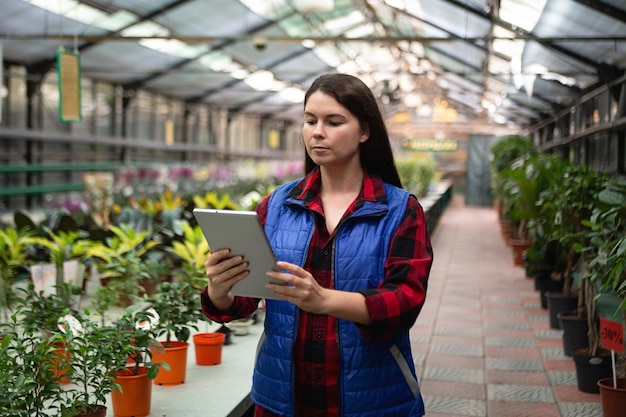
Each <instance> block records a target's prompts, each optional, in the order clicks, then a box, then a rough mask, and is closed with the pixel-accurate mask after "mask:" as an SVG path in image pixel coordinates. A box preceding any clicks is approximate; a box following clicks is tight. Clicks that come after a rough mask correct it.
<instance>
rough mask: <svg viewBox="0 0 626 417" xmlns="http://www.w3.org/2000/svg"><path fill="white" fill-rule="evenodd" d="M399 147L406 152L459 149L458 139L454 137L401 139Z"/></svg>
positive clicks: (454, 150)
mask: <svg viewBox="0 0 626 417" xmlns="http://www.w3.org/2000/svg"><path fill="white" fill-rule="evenodd" d="M401 147H402V150H403V151H408V152H456V151H458V150H459V141H458V140H456V139H426V138H407V139H402V142H401Z"/></svg>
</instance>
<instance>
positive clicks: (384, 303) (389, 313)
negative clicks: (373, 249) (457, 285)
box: [359, 197, 433, 338]
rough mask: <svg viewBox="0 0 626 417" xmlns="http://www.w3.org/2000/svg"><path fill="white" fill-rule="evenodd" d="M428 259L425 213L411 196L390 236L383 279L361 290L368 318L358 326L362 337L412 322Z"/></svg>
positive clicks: (421, 301)
mask: <svg viewBox="0 0 626 417" xmlns="http://www.w3.org/2000/svg"><path fill="white" fill-rule="evenodd" d="M432 262H433V251H432V246H431V243H430V236H429V234H428V230H427V225H426V215H425V213H424V210H423V209H422V206H421V205H420V204H419V202H418V201H417V199H416V198H415V197H411V198H409V202H408V204H407V208H406V211H405V215H404V219H403V220H402V222H401V223H400V226H399V227H398V230H397V231H396V233H395V235H394V237H393V238H392V243H391V249H390V251H389V256H388V258H387V261H386V264H385V278H384V280H383V281H382V282H381V284H380V285H379V287H378V288H375V289H370V290H365V291H361V293H362V294H363V295H364V296H365V303H366V306H367V309H368V311H369V314H370V318H371V320H372V322H371V324H370V325H369V326H359V328H360V330H361V333H362V334H363V336H364V337H366V338H385V337H388V336H390V335H392V334H394V333H396V332H397V331H399V330H401V329H408V328H410V327H411V326H413V324H414V323H415V320H416V319H417V316H418V314H419V312H420V311H421V309H422V306H423V305H424V301H425V300H426V289H427V284H428V275H429V274H430V268H431V266H432Z"/></svg>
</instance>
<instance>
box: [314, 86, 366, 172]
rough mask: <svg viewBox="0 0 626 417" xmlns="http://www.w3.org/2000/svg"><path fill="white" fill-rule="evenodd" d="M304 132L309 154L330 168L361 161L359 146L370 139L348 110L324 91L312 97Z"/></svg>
mask: <svg viewBox="0 0 626 417" xmlns="http://www.w3.org/2000/svg"><path fill="white" fill-rule="evenodd" d="M302 134H303V137H304V145H305V146H306V151H307V153H308V154H309V157H310V158H311V159H312V160H313V162H315V163H316V164H317V165H319V166H327V167H330V166H341V165H348V164H350V163H354V162H355V159H356V162H358V161H359V145H360V144H361V143H363V142H365V141H366V140H367V139H368V138H369V132H367V131H366V130H364V129H363V128H362V127H361V125H360V123H359V121H358V119H357V118H356V117H355V116H354V115H353V114H352V113H350V112H349V111H348V109H346V108H345V107H344V106H342V105H341V104H339V103H338V102H337V101H336V100H335V99H334V98H333V97H331V96H329V95H327V94H325V93H323V92H321V91H316V92H315V93H313V94H311V95H310V96H309V99H308V101H307V103H306V106H305V108H304V125H303V127H302Z"/></svg>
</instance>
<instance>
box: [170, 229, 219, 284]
mask: <svg viewBox="0 0 626 417" xmlns="http://www.w3.org/2000/svg"><path fill="white" fill-rule="evenodd" d="M181 227H182V230H183V240H182V242H180V241H173V242H172V246H171V247H168V248H167V250H168V251H169V252H171V253H172V254H174V255H175V256H177V257H178V258H179V260H180V268H178V269H177V270H176V271H175V272H174V274H175V276H176V278H178V279H179V280H180V281H182V282H187V283H189V285H191V287H192V288H193V289H194V290H197V291H201V290H202V289H204V287H206V283H207V281H206V275H205V273H204V263H205V262H206V260H207V257H208V256H209V244H208V243H207V241H206V238H205V237H204V234H203V233H202V230H201V229H200V226H198V225H195V226H191V225H189V224H187V223H182V224H181Z"/></svg>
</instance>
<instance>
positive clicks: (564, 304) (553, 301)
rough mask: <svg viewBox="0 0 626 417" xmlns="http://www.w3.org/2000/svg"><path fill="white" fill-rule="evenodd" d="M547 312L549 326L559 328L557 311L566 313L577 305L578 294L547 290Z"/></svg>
mask: <svg viewBox="0 0 626 417" xmlns="http://www.w3.org/2000/svg"><path fill="white" fill-rule="evenodd" d="M546 300H547V301H548V313H549V315H550V328H552V329H560V328H561V324H560V323H559V317H558V315H559V313H567V312H569V311H572V310H575V309H576V307H578V296H577V295H575V294H574V295H572V294H563V293H562V292H547V293H546Z"/></svg>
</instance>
